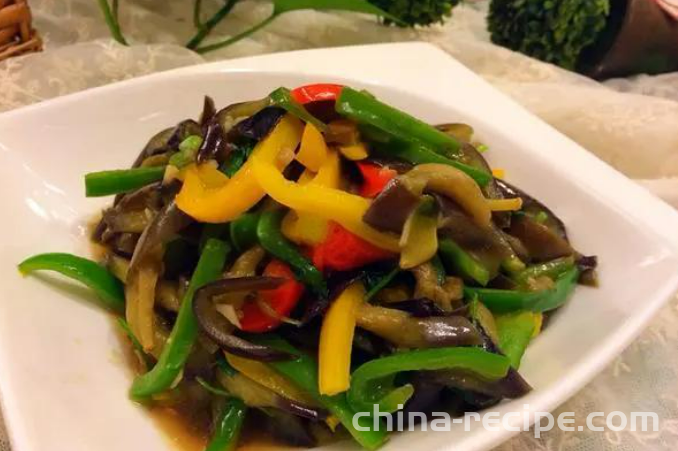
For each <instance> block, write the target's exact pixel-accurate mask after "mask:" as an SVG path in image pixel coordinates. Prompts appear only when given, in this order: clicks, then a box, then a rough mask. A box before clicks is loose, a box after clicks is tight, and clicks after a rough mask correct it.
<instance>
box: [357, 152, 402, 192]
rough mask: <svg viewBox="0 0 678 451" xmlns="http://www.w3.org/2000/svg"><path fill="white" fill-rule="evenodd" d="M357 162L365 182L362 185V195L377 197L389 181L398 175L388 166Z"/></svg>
mask: <svg viewBox="0 0 678 451" xmlns="http://www.w3.org/2000/svg"><path fill="white" fill-rule="evenodd" d="M357 164H358V169H359V170H360V173H361V174H362V176H363V184H362V185H361V186H360V195H361V196H363V197H370V198H371V197H376V196H377V194H379V193H381V192H382V191H383V190H384V187H385V186H386V185H387V184H388V182H390V181H391V179H393V178H394V177H395V176H396V175H398V173H397V172H396V171H395V170H393V169H391V168H389V167H387V166H379V165H377V164H374V163H367V162H364V161H360V162H358V163H357Z"/></svg>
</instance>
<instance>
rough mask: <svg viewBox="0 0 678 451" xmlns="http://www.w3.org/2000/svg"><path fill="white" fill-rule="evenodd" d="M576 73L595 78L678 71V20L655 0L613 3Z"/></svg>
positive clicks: (613, 0)
mask: <svg viewBox="0 0 678 451" xmlns="http://www.w3.org/2000/svg"><path fill="white" fill-rule="evenodd" d="M581 61H582V63H581V65H580V67H579V71H580V72H582V73H584V74H586V75H588V76H590V77H593V78H596V79H604V78H611V77H625V76H628V75H633V74H639V73H648V74H658V73H664V72H672V71H676V70H678V21H677V20H675V19H673V18H672V17H671V16H669V15H668V14H667V13H666V12H665V11H664V10H663V9H662V8H661V7H660V6H659V5H658V4H657V3H656V2H655V1H654V0H612V9H611V13H610V19H609V20H608V25H607V27H606V29H605V31H604V32H603V33H602V35H601V37H600V39H598V42H597V43H596V44H594V45H593V46H592V47H590V48H588V49H586V50H585V51H584V52H583V54H582V59H581Z"/></svg>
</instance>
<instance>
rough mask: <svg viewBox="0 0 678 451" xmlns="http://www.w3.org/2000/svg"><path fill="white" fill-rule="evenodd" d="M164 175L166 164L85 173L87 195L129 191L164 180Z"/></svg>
mask: <svg viewBox="0 0 678 451" xmlns="http://www.w3.org/2000/svg"><path fill="white" fill-rule="evenodd" d="M164 176H165V166H150V167H147V168H133V169H119V170H114V171H101V172H90V173H89V174H86V175H85V195H86V196H87V197H101V196H109V195H111V194H120V193H127V192H129V191H134V190H136V189H139V188H142V187H144V186H146V185H148V184H150V183H153V182H157V181H159V180H162V178H163V177H164Z"/></svg>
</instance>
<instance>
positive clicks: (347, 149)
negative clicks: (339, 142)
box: [339, 143, 369, 161]
mask: <svg viewBox="0 0 678 451" xmlns="http://www.w3.org/2000/svg"><path fill="white" fill-rule="evenodd" d="M339 152H341V154H342V155H343V156H344V157H346V159H348V160H351V161H360V160H364V159H365V158H367V157H368V156H369V153H368V152H367V147H366V146H365V144H364V143H357V144H351V145H348V146H339Z"/></svg>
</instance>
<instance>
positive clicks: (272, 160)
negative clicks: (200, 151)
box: [177, 114, 303, 223]
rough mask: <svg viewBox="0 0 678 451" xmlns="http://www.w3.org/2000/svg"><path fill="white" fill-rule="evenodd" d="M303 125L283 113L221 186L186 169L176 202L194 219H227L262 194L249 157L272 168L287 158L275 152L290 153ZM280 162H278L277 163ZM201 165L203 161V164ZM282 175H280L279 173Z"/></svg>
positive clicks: (251, 203) (216, 220)
mask: <svg viewBox="0 0 678 451" xmlns="http://www.w3.org/2000/svg"><path fill="white" fill-rule="evenodd" d="M302 130H303V125H302V123H301V121H300V120H299V119H297V118H295V117H294V116H292V115H290V114H287V115H285V116H284V117H283V118H282V119H281V120H280V122H278V125H276V127H275V128H274V129H273V131H272V132H271V133H270V134H269V135H268V136H267V137H266V138H264V139H263V140H262V141H260V142H259V144H257V146H256V147H255V148H254V150H253V151H252V155H251V157H250V159H248V160H247V161H246V162H245V164H244V165H243V166H242V167H241V168H240V170H239V171H238V172H237V173H236V174H235V175H234V176H233V178H231V179H230V180H228V181H227V182H225V183H224V184H223V185H222V186H218V187H210V186H209V185H208V184H206V183H205V181H204V180H203V179H202V178H201V177H200V176H199V174H198V173H197V172H196V171H190V170H189V171H188V172H187V174H186V179H185V181H184V185H183V187H182V188H181V191H180V192H179V194H178V195H177V205H178V206H179V208H180V209H181V210H182V211H184V212H185V213H186V214H188V215H189V216H191V217H193V218H194V219H196V220H197V221H200V222H207V223H219V222H229V221H232V220H233V219H235V218H237V217H238V216H240V215H241V214H242V213H244V212H246V211H247V210H249V209H250V208H252V207H253V206H254V205H255V204H256V203H257V202H259V201H260V200H261V199H262V198H263V197H264V195H265V193H264V191H263V190H262V189H261V187H260V184H259V183H257V180H255V178H254V177H253V176H252V160H253V159H254V158H258V159H260V160H261V161H263V162H266V163H268V164H270V165H271V167H272V168H273V169H274V170H275V169H276V167H277V168H282V166H284V165H285V164H286V163H288V162H280V161H278V155H279V154H280V153H285V151H288V153H289V154H290V155H292V152H293V151H294V149H296V147H297V145H298V144H299V141H300V140H301V135H302ZM281 163H282V164H281ZM203 166H204V165H203ZM281 177H282V175H281Z"/></svg>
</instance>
